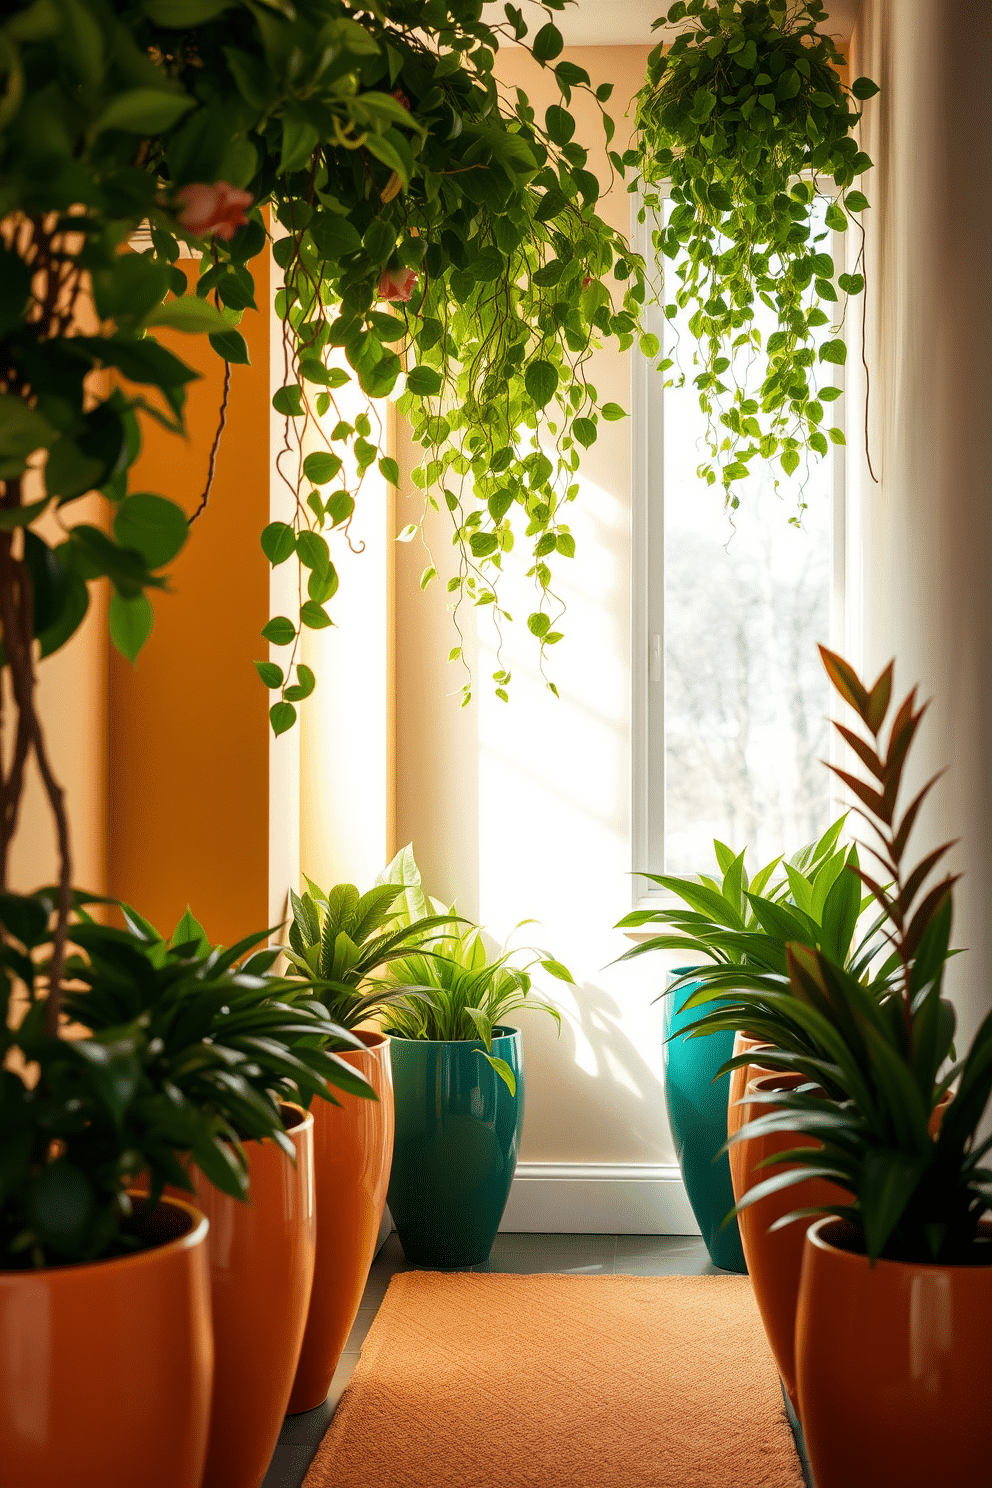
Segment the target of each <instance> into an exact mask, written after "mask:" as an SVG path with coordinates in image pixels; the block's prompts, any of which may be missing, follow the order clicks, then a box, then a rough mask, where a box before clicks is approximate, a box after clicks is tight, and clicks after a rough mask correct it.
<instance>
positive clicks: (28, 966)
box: [0, 891, 370, 1268]
mask: <svg viewBox="0 0 992 1488" xmlns="http://www.w3.org/2000/svg"><path fill="white" fill-rule="evenodd" d="M75 900H76V909H77V915H78V917H79V922H78V923H75V924H73V925H72V926H71V928H70V937H71V942H72V944H73V946H74V947H75V950H74V953H73V954H72V955H71V957H70V958H69V961H68V963H67V968H66V970H67V974H68V976H69V977H71V979H72V981H73V983H74V986H75V989H76V990H73V991H72V992H71V993H70V994H69V995H68V996H67V998H66V1004H65V1005H66V1009H67V1011H68V1012H69V1013H70V1014H71V1016H72V1018H73V1020H74V1021H75V1022H76V1023H77V1024H78V1025H81V1027H83V1028H86V1029H88V1030H89V1031H90V1032H89V1036H88V1037H73V1038H54V1037H51V1036H49V1035H48V1034H46V1032H45V1026H44V1022H45V1001H46V999H45V997H44V995H39V994H40V993H43V991H44V976H45V949H46V946H47V945H48V944H49V943H50V939H51V930H50V924H51V920H52V916H53V913H54V906H55V894H54V891H44V892H42V893H39V894H36V895H34V896H31V897H19V896H15V895H5V896H3V898H2V901H0V914H2V918H3V925H4V929H5V932H6V941H5V944H4V945H3V947H2V949H0V967H2V971H3V981H2V984H0V998H2V1003H3V1007H2V1011H3V1014H4V1017H3V1019H2V1022H0V1028H2V1041H0V1052H2V1059H3V1070H2V1073H0V1268H3V1267H8V1268H9V1267H13V1268H17V1267H21V1266H28V1265H46V1264H48V1265H52V1264H59V1263H68V1262H78V1261H86V1260H94V1259H98V1258H100V1257H102V1256H107V1255H113V1254H118V1253H121V1252H122V1251H125V1250H127V1249H130V1248H134V1247H135V1246H136V1245H137V1244H138V1243H139V1242H138V1241H137V1239H136V1238H135V1235H134V1233H133V1223H132V1222H133V1206H132V1203H131V1201H130V1200H129V1199H128V1196H127V1190H128V1188H129V1187H132V1186H133V1185H134V1184H135V1182H136V1180H138V1179H144V1180H146V1181H147V1182H148V1183H149V1185H150V1187H151V1191H152V1195H153V1196H157V1195H158V1194H160V1193H161V1191H162V1188H163V1187H164V1185H166V1184H172V1185H174V1186H175V1187H177V1188H180V1189H183V1190H187V1191H189V1190H190V1189H191V1187H192V1185H191V1182H190V1179H189V1176H188V1172H187V1164H188V1163H190V1162H192V1163H194V1164H195V1165H196V1166H197V1167H199V1168H200V1169H201V1171H202V1172H203V1173H204V1174H205V1175H206V1176H207V1178H209V1180H210V1181H211V1182H212V1183H214V1184H215V1185H216V1186H217V1187H218V1188H220V1189H222V1190H223V1191H224V1192H225V1193H228V1194H231V1195H232V1196H234V1197H237V1198H243V1197H244V1196H245V1194H246V1193H247V1187H248V1182H247V1174H246V1164H245V1156H244V1152H243V1149H242V1145H241V1144H242V1141H244V1140H249V1139H260V1138H263V1137H267V1138H271V1139H273V1140H275V1141H277V1142H280V1143H281V1144H282V1145H284V1146H286V1145H287V1143H288V1139H287V1138H286V1136H285V1133H284V1131H283V1123H282V1116H281V1110H280V1102H281V1101H285V1100H287V1099H291V1100H294V1101H301V1100H302V1101H303V1103H305V1104H309V1101H310V1099H311V1098H312V1096H313V1095H315V1094H319V1095H322V1096H324V1097H325V1098H330V1097H329V1094H328V1091H327V1085H328V1084H330V1085H333V1086H338V1087H341V1088H345V1089H348V1090H349V1091H357V1092H358V1093H361V1094H369V1093H370V1092H369V1088H368V1086H367V1085H366V1084H365V1082H364V1081H362V1080H361V1078H360V1077H359V1076H358V1074H357V1072H356V1071H355V1070H354V1069H352V1068H351V1067H350V1066H349V1065H347V1064H346V1063H345V1062H343V1061H342V1060H340V1059H339V1058H338V1057H337V1056H336V1055H335V1054H333V1053H332V1052H330V1048H331V1047H334V1046H336V1047H338V1048H343V1047H350V1046H352V1045H353V1044H354V1040H353V1039H352V1037H351V1036H350V1035H349V1034H347V1033H346V1032H345V1031H344V1030H343V1029H339V1028H336V1027H335V1026H334V1025H333V1024H331V1022H330V1020H329V1019H328V1017H327V1014H326V1012H325V1010H324V1009H323V1007H322V1006H321V1004H320V1003H319V1002H318V1001H317V1000H316V999H315V998H314V997H313V996H312V994H311V993H310V991H309V989H307V988H302V987H301V986H300V984H299V983H298V982H293V983H289V982H286V981H284V980H281V979H277V978H273V977H271V976H270V975H268V974H267V973H268V968H269V966H270V964H271V961H272V959H273V957H274V956H275V954H277V953H276V952H273V951H261V952H256V953H255V955H254V956H251V957H250V959H249V960H248V962H246V963H245V966H243V967H238V966H237V964H236V963H237V962H238V960H239V959H240V958H241V957H242V956H244V955H245V954H246V953H248V952H250V951H251V950H252V949H253V948H254V947H255V946H257V945H258V944H259V942H260V941H262V940H264V939H265V938H266V934H267V932H263V933H262V934H261V935H256V936H251V937H249V938H248V939H247V940H245V941H243V942H241V943H240V944H239V945H238V946H235V947H232V948H231V950H229V951H224V950H223V949H222V948H220V947H217V948H216V949H214V950H211V948H210V947H209V945H207V944H206V942H205V938H204V937H203V934H202V931H201V930H200V928H199V926H197V925H196V922H195V921H193V920H192V917H191V916H184V919H183V920H182V921H181V922H180V925H179V926H178V927H177V935H176V936H175V937H173V942H172V944H170V945H166V943H165V942H164V941H163V940H162V939H161V938H160V937H158V936H157V935H156V933H155V932H154V930H152V928H151V927H150V926H149V925H148V924H147V922H145V921H143V920H141V918H140V917H139V916H137V915H135V914H134V913H133V912H129V913H128V921H129V928H128V929H127V930H115V929H112V928H110V927H108V926H104V925H98V924H96V923H94V922H93V921H92V920H91V919H90V918H89V916H88V914H87V912H86V910H85V905H86V904H87V903H92V899H91V898H89V897H88V896H86V895H81V894H77V895H76V896H75ZM18 982H20V983H21V984H22V986H23V987H25V988H26V989H27V992H28V999H29V1005H28V1008H27V1011H26V1012H25V1013H24V1016H23V1017H22V1018H20V1020H19V1021H18V1010H17V1007H16V1001H15V1000H14V999H15V997H16V984H17V983H18ZM8 1015H9V1021H8ZM14 1022H17V1026H16V1028H14V1027H11V1026H9V1023H14ZM325 1082H326V1083H325Z"/></svg>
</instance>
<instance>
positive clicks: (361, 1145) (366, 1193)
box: [289, 1031, 393, 1413]
mask: <svg viewBox="0 0 992 1488" xmlns="http://www.w3.org/2000/svg"><path fill="white" fill-rule="evenodd" d="M358 1037H359V1038H360V1039H361V1040H362V1042H363V1043H364V1044H365V1048H364V1049H363V1050H358V1049H355V1050H349V1051H348V1053H346V1054H342V1055H341V1058H343V1059H346V1060H347V1062H348V1063H349V1064H351V1065H354V1066H355V1068H356V1069H357V1070H359V1071H360V1073H361V1074H363V1075H364V1076H365V1078H366V1080H368V1082H369V1084H370V1085H371V1086H372V1088H373V1089H374V1090H375V1093H376V1095H377V1096H378V1097H379V1099H378V1100H377V1101H371V1100H366V1099H363V1098H362V1097H360V1096H357V1095H348V1094H346V1093H345V1092H344V1091H340V1090H339V1091H336V1092H335V1099H336V1100H338V1101H340V1107H337V1106H332V1105H331V1104H330V1102H328V1101H315V1102H314V1105H313V1108H312V1114H313V1118H314V1161H315V1171H316V1179H317V1268H316V1271H315V1272H314V1280H313V1291H312V1293H311V1296H310V1309H309V1313H308V1316H307V1324H306V1331H305V1332H304V1335H303V1347H302V1349H301V1350H300V1360H299V1364H298V1366H297V1370H296V1378H295V1380H294V1381H293V1389H292V1392H291V1394H290V1397H289V1410H290V1411H291V1412H293V1413H295V1412H298V1411H305V1410H312V1409H313V1408H314V1407H315V1406H318V1405H320V1404H321V1402H322V1401H323V1400H325V1399H326V1397H327V1392H328V1390H329V1389H330V1385H331V1378H332V1376H333V1374H334V1371H335V1369H336V1368H337V1364H338V1360H339V1359H340V1357H341V1353H342V1351H343V1349H344V1346H345V1344H346V1343H347V1341H348V1334H349V1333H350V1332H351V1328H352V1324H353V1323H354V1321H355V1318H356V1317H357V1315H358V1309H359V1307H360V1305H361V1301H362V1292H363V1291H364V1288H365V1283H366V1281H367V1279H368V1274H369V1267H370V1266H371V1264H372V1259H373V1257H374V1255H375V1242H376V1238H377V1236H378V1233H379V1225H380V1223H381V1221H382V1211H383V1209H384V1208H385V1205H386V1186H387V1184H388V1183H389V1165H390V1163H391V1161H392V1156H393V1075H392V1066H391V1064H390V1059H389V1039H388V1038H386V1037H385V1035H384V1034H381V1033H370V1032H361V1031H360V1032H359V1033H358Z"/></svg>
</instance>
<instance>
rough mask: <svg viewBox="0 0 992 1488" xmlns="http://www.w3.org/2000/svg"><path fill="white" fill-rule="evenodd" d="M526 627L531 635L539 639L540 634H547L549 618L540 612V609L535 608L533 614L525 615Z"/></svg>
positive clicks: (549, 624) (549, 626) (549, 625)
mask: <svg viewBox="0 0 992 1488" xmlns="http://www.w3.org/2000/svg"><path fill="white" fill-rule="evenodd" d="M527 629H528V630H529V631H530V633H531V635H535V636H537V637H538V639H540V638H541V637H542V636H545V635H547V633H548V631H549V630H550V629H551V619H550V617H549V616H548V615H544V614H541V613H540V611H537V610H535V612H534V614H533V615H528V616H527Z"/></svg>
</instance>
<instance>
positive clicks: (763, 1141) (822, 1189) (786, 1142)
mask: <svg viewBox="0 0 992 1488" xmlns="http://www.w3.org/2000/svg"><path fill="white" fill-rule="evenodd" d="M808 1083H809V1082H808V1081H807V1079H806V1076H805V1075H789V1074H767V1075H759V1076H758V1078H757V1079H755V1080H751V1082H750V1083H749V1085H748V1087H747V1091H746V1092H745V1100H747V1099H748V1097H750V1096H751V1095H753V1094H754V1093H755V1092H757V1091H761V1092H766V1091H775V1090H795V1088H796V1087H797V1086H798V1085H805V1084H808ZM776 1109H778V1108H777V1107H776V1106H774V1105H765V1104H763V1103H762V1104H759V1103H754V1104H753V1105H745V1106H744V1107H742V1110H743V1113H744V1119H745V1121H750V1120H753V1119H754V1118H755V1117H757V1116H763V1115H767V1114H768V1113H769V1112H770V1111H774V1110H776ZM819 1146H820V1143H819V1142H817V1141H816V1140H815V1139H814V1138H811V1137H807V1136H804V1135H801V1134H800V1133H798V1132H775V1133H774V1134H773V1135H770V1136H763V1137H752V1138H750V1139H749V1140H747V1141H742V1142H737V1143H735V1145H734V1146H733V1147H731V1149H730V1162H731V1176H732V1178H733V1182H734V1192H735V1193H736V1192H737V1191H738V1189H739V1190H740V1192H741V1193H742V1194H743V1193H745V1192H746V1191H747V1190H748V1189H749V1188H752V1187H754V1186H755V1185H756V1184H758V1183H763V1182H764V1180H765V1179H766V1178H772V1177H774V1176H775V1174H776V1173H784V1172H785V1171H786V1170H787V1169H788V1168H789V1167H794V1166H795V1164H792V1163H773V1164H771V1165H770V1166H768V1167H761V1168H759V1167H757V1164H758V1163H760V1162H762V1161H763V1160H764V1159H766V1158H769V1157H772V1156H773V1155H774V1154H775V1153H776V1152H786V1151H788V1150H789V1149H790V1148H792V1147H819ZM850 1201H851V1196H850V1194H849V1193H847V1192H846V1190H844V1189H841V1188H838V1187H837V1185H836V1184H835V1183H829V1182H827V1180H826V1179H820V1178H811V1179H808V1180H807V1181H806V1182H804V1183H797V1184H795V1185H793V1186H792V1187H790V1188H784V1189H782V1190H780V1192H779V1193H776V1194H769V1196H768V1197H767V1198H764V1199H759V1200H758V1202H757V1203H756V1204H749V1205H748V1207H747V1208H746V1209H742V1210H741V1212H740V1214H739V1215H738V1216H737V1223H738V1225H739V1226H740V1232H741V1245H742V1247H743V1250H744V1258H745V1260H746V1261H747V1270H748V1275H749V1276H750V1278H751V1285H752V1287H753V1288H754V1297H755V1301H756V1302H757V1304H758V1311H759V1312H760V1313H761V1321H762V1323H763V1324H764V1328H765V1333H766V1335H767V1338H768V1344H769V1347H770V1348H771V1351H772V1354H773V1356H774V1359H775V1363H776V1365H777V1367H778V1372H779V1374H780V1375H781V1376H782V1383H783V1384H784V1385H785V1388H786V1392H787V1393H788V1396H789V1399H790V1400H791V1401H792V1404H793V1407H794V1408H795V1409H796V1411H797V1413H798V1410H799V1406H798V1395H797V1392H796V1352H795V1328H796V1306H797V1304H798V1301H799V1277H800V1273H801V1271H802V1260H803V1242H804V1240H805V1237H806V1231H807V1229H808V1228H809V1226H810V1225H811V1224H812V1222H813V1221H812V1220H811V1219H810V1220H803V1219H797V1220H796V1221H795V1222H794V1223H793V1224H790V1225H786V1226H785V1228H784V1229H781V1230H774V1231H771V1232H770V1227H771V1226H772V1225H773V1224H774V1223H775V1221H776V1220H778V1219H781V1218H782V1216H783V1215H785V1214H789V1213H791V1212H792V1210H793V1209H810V1208H816V1207H819V1206H820V1205H822V1204H847V1203H850Z"/></svg>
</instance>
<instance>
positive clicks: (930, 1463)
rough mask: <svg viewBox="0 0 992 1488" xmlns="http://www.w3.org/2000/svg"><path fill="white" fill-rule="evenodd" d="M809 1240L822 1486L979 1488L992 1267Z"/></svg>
mask: <svg viewBox="0 0 992 1488" xmlns="http://www.w3.org/2000/svg"><path fill="white" fill-rule="evenodd" d="M842 1233H843V1226H841V1225H840V1223H839V1222H838V1221H837V1220H830V1219H822V1220H818V1221H817V1222H816V1223H815V1224H814V1225H812V1226H811V1228H810V1230H809V1232H808V1233H807V1236H806V1249H805V1254H804V1257H803V1271H802V1286H801V1288H800V1298H799V1312H798V1316H797V1319H796V1357H797V1364H798V1370H799V1399H800V1403H801V1406H802V1422H803V1431H804V1434H805V1437H806V1447H807V1450H808V1452H809V1458H810V1463H811V1465H812V1468H813V1475H814V1477H815V1480H816V1484H817V1488H882V1485H883V1484H884V1485H887V1484H890V1483H891V1484H898V1488H943V1485H946V1488H965V1485H968V1488H978V1485H979V1484H986V1483H988V1482H989V1481H990V1480H992V1468H990V1457H989V1402H990V1400H992V1356H990V1352H989V1320H990V1319H992V1267H989V1266H926V1265H910V1264H906V1263H902V1262H898V1261H878V1262H876V1264H875V1266H874V1267H869V1265H868V1261H867V1259H866V1258H865V1257H864V1256H862V1255H854V1254H851V1253H850V1252H849V1251H846V1250H842V1249H840V1248H838V1247H837V1246H835V1245H832V1244H831V1243H830V1241H831V1238H832V1237H833V1238H834V1239H836V1238H838V1237H839V1236H840V1235H841V1234H842Z"/></svg>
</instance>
